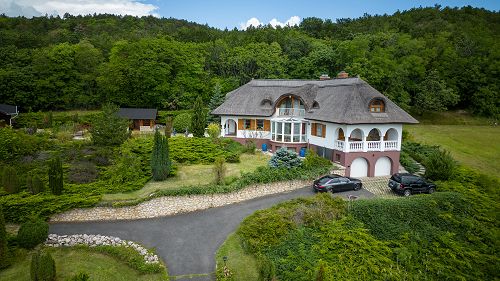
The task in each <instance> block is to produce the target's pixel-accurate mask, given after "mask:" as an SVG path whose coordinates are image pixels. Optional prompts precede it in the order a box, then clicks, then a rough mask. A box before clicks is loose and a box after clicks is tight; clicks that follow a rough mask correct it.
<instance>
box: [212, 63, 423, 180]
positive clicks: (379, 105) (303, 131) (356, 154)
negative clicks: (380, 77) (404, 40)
mask: <svg viewBox="0 0 500 281" xmlns="http://www.w3.org/2000/svg"><path fill="white" fill-rule="evenodd" d="M212 114H215V115H219V116H220V117H221V126H222V128H223V129H222V133H221V134H222V136H223V137H228V138H232V139H234V140H236V141H238V142H240V143H245V142H246V141H248V140H252V141H254V142H255V143H256V144H257V146H258V147H262V145H264V144H265V145H264V146H265V147H267V148H268V149H269V150H270V151H276V150H277V149H279V148H282V147H285V148H287V149H290V150H294V151H296V152H299V151H300V150H301V149H303V148H309V149H312V150H314V151H316V152H317V153H318V155H320V156H322V157H325V158H327V159H329V160H331V161H333V162H335V163H337V164H340V165H342V166H344V167H345V173H346V175H347V176H352V177H367V176H368V177H373V176H385V175H391V174H393V173H396V172H397V171H398V168H399V155H400V150H401V139H402V128H403V124H414V123H418V121H417V120H415V119H414V118H413V117H411V116H410V115H409V114H408V113H406V112H405V111H404V110H402V109H401V108H400V107H398V106H397V105H396V104H394V103H393V102H392V101H390V100H389V99H388V98H387V97H385V96H384V95H382V94H381V93H380V92H378V91H377V90H376V89H374V88H373V87H371V86H370V85H369V84H368V83H366V82H365V81H363V80H362V79H360V78H358V77H348V76H347V74H346V73H345V72H341V73H340V74H339V76H338V77H337V78H335V79H329V78H328V77H324V76H323V77H322V79H320V80H252V81H250V82H249V83H247V84H245V85H243V86H241V87H240V88H238V89H236V90H234V91H232V92H230V93H228V94H227V95H226V100H225V102H224V103H223V104H222V105H221V106H219V107H218V108H216V109H215V110H214V111H212Z"/></svg>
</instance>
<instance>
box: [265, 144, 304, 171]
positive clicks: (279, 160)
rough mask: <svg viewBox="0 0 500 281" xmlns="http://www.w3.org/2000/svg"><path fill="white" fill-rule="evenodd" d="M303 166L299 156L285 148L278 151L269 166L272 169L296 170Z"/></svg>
mask: <svg viewBox="0 0 500 281" xmlns="http://www.w3.org/2000/svg"><path fill="white" fill-rule="evenodd" d="M300 165H302V161H301V160H300V158H299V155H298V154H297V153H296V152H294V151H290V150H288V149H286V148H284V147H282V148H280V149H278V150H276V153H274V155H273V156H272V157H271V160H269V166H270V167H272V168H294V167H299V166H300Z"/></svg>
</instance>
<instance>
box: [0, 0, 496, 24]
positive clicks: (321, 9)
mask: <svg viewBox="0 0 500 281" xmlns="http://www.w3.org/2000/svg"><path fill="white" fill-rule="evenodd" d="M436 2H439V4H440V5H441V6H451V7H462V6H466V5H471V6H473V7H483V8H486V9H489V10H495V11H498V10H500V0H483V1H458V0H455V1H451V0H450V1H437V0H433V1H402V0H401V1H397V0H353V1H349V0H344V1H337V0H312V1H306V0H266V1H264V0H253V1H248V0H247V1H240V0H0V13H5V14H6V15H8V16H19V15H23V16H26V17H31V16H40V15H45V14H49V15H50V14H59V15H63V14H64V13H66V12H68V13H70V14H73V15H76V14H84V15H85V14H93V13H111V14H129V15H136V16H143V15H154V16H159V17H167V18H168V17H173V18H178V19H186V20H189V21H194V22H198V23H201V24H205V23H206V24H208V25H210V26H213V27H217V28H225V27H227V28H229V29H232V28H234V27H237V28H241V27H242V24H243V25H245V24H246V23H247V21H249V20H250V19H252V18H253V19H252V22H253V23H254V25H255V24H258V23H263V24H268V23H270V22H271V21H272V20H273V19H274V21H272V23H273V25H276V24H285V23H287V21H289V20H290V19H291V21H289V22H291V23H297V22H299V21H300V19H303V18H306V17H313V16H314V17H319V18H323V19H326V18H329V19H333V20H335V19H337V18H355V17H360V16H362V15H363V14H364V13H368V14H372V15H374V14H384V13H387V14H392V13H394V12H395V11H397V10H407V9H410V8H413V7H419V6H424V7H425V6H434V4H435V3H436ZM292 17H293V18H292Z"/></svg>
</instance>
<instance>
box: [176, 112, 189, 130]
mask: <svg viewBox="0 0 500 281" xmlns="http://www.w3.org/2000/svg"><path fill="white" fill-rule="evenodd" d="M173 126H174V130H175V131H176V133H178V134H182V133H184V131H186V129H187V130H188V131H189V132H190V131H191V113H188V112H186V113H181V114H179V115H177V116H175V118H174V123H173Z"/></svg>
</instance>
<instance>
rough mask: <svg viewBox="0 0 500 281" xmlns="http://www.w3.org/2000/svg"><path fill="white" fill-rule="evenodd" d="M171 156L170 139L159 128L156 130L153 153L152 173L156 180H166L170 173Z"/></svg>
mask: <svg viewBox="0 0 500 281" xmlns="http://www.w3.org/2000/svg"><path fill="white" fill-rule="evenodd" d="M170 166H171V162H170V157H169V150H168V139H167V137H166V136H162V135H161V134H160V131H159V130H158V129H157V130H156V132H155V137H154V143H153V151H152V153H151V173H152V176H153V179H154V180H155V181H162V180H166V179H167V177H168V175H169V173H170Z"/></svg>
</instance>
